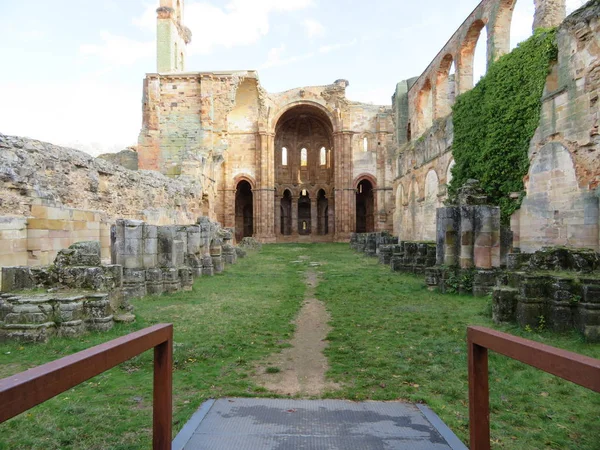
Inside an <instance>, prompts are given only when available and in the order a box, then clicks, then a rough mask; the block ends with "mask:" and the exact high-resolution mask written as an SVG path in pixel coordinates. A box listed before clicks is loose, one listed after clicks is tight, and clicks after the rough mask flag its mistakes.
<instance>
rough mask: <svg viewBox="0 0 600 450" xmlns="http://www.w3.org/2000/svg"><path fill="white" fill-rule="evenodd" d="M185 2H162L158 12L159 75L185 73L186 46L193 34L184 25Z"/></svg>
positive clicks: (157, 47)
mask: <svg viewBox="0 0 600 450" xmlns="http://www.w3.org/2000/svg"><path fill="white" fill-rule="evenodd" d="M183 1H184V0H160V7H159V8H158V9H157V10H156V12H157V14H158V17H157V23H156V44H157V45H156V50H157V60H156V62H157V71H158V73H171V72H183V71H185V58H186V51H185V46H186V45H187V44H189V43H190V42H191V40H192V32H191V31H190V30H189V28H187V27H186V26H184V25H183Z"/></svg>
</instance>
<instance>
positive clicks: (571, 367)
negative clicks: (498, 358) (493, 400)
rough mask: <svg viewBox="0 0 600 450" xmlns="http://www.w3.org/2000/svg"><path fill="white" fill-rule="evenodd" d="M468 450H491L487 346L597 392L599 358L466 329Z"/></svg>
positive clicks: (507, 335)
mask: <svg viewBox="0 0 600 450" xmlns="http://www.w3.org/2000/svg"><path fill="white" fill-rule="evenodd" d="M467 346H468V358H469V432H470V443H471V450H489V449H490V404H489V402H490V400H489V384H488V383H489V380H488V356H487V355H488V349H489V350H492V351H494V352H496V353H500V354H502V355H504V356H508V357H509V358H513V359H516V360H517V361H520V362H523V363H525V364H529V365H530V366H533V367H535V368H537V369H540V370H543V371H544V372H548V373H550V374H552V375H556V376H558V377H561V378H564V379H565V380H568V381H571V382H573V383H576V384H579V385H580V386H583V387H586V388H588V389H591V390H592V391H595V392H600V360H598V359H594V358H590V357H588V356H583V355H579V354H577V353H573V352H569V351H566V350H561V349H558V348H555V347H551V346H549V345H545V344H540V343H539V342H535V341H530V340H528V339H523V338H520V337H517V336H513V335H511V334H507V333H502V332H500V331H496V330H492V329H490V328H484V327H468V328H467Z"/></svg>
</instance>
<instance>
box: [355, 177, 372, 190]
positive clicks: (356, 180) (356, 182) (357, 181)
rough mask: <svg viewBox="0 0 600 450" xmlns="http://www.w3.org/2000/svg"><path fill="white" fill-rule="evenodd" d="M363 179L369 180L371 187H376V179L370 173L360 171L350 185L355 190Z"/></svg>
mask: <svg viewBox="0 0 600 450" xmlns="http://www.w3.org/2000/svg"><path fill="white" fill-rule="evenodd" d="M363 180H367V181H369V182H370V183H371V186H373V189H377V179H376V178H375V177H374V176H373V175H371V174H370V173H361V174H360V175H359V176H357V177H356V178H355V179H354V181H353V182H352V187H353V188H354V189H355V190H356V189H358V184H359V183H360V182H361V181H363Z"/></svg>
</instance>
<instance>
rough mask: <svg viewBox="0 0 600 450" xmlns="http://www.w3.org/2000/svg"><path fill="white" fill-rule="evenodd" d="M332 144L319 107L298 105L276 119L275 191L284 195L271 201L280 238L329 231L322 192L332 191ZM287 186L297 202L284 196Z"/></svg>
mask: <svg viewBox="0 0 600 450" xmlns="http://www.w3.org/2000/svg"><path fill="white" fill-rule="evenodd" d="M333 142H334V140H333V125H332V119H331V118H330V116H329V114H328V113H327V112H326V110H324V109H323V108H322V107H321V106H319V105H316V104H315V105H312V104H299V105H296V106H293V107H291V108H289V109H288V110H287V111H285V112H284V113H283V114H282V115H281V116H280V117H279V119H277V125H276V127H275V152H274V160H275V161H274V162H275V189H276V191H277V192H284V195H283V197H279V198H276V199H275V202H276V203H275V207H276V208H277V210H278V211H279V214H280V218H279V219H280V223H279V224H278V228H279V230H280V232H281V233H280V235H283V236H285V235H288V234H289V235H292V236H298V235H301V236H307V235H317V234H321V235H325V234H327V233H328V232H329V221H330V220H333V214H331V217H327V215H328V214H329V213H330V212H332V211H333V206H334V205H333V201H329V200H328V199H327V198H326V196H325V192H333V190H334V176H333V170H334V169H333V167H334V164H335V161H334V157H333ZM289 186H295V188H294V191H295V192H297V193H298V195H299V197H298V198H297V200H296V198H294V199H293V200H292V198H291V193H290V194H289V197H286V195H287V194H285V190H286V189H287V187H289ZM296 189H297V190H296ZM309 190H310V192H311V193H312V196H313V197H312V198H311V196H310V195H309V194H308V191H309ZM320 191H322V194H319V192H320ZM315 193H317V195H316V196H315ZM288 198H289V200H288ZM288 205H289V209H287V208H288ZM288 217H289V218H290V219H289V220H288ZM288 223H290V226H289V228H287V226H288V225H287V224H288ZM303 241H304V240H303Z"/></svg>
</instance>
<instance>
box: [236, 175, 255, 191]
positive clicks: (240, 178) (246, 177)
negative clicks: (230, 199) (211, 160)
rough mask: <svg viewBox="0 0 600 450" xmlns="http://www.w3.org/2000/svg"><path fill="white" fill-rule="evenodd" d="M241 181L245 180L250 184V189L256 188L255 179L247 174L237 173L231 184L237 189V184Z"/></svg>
mask: <svg viewBox="0 0 600 450" xmlns="http://www.w3.org/2000/svg"><path fill="white" fill-rule="evenodd" d="M241 181H247V182H248V183H249V184H250V187H251V188H252V190H254V189H256V181H254V178H252V177H251V176H250V175H248V174H239V175H236V176H235V177H234V178H233V186H234V188H236V189H237V185H238V184H240V182H241Z"/></svg>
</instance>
